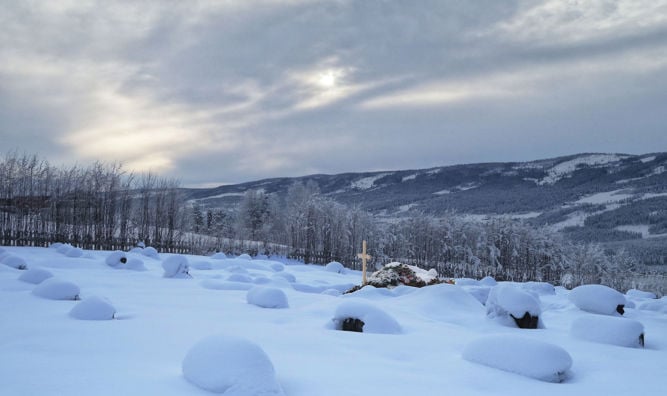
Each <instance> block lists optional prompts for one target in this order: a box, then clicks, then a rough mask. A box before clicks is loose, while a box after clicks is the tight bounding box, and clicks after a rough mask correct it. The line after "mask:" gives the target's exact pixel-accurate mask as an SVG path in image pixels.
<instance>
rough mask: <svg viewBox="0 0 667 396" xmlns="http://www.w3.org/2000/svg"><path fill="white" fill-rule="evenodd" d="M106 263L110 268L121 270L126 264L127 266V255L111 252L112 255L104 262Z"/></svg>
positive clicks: (117, 251) (118, 251)
mask: <svg viewBox="0 0 667 396" xmlns="http://www.w3.org/2000/svg"><path fill="white" fill-rule="evenodd" d="M104 262H105V263H107V265H108V266H109V267H112V268H120V267H122V266H124V265H125V264H127V255H126V254H125V252H121V251H120V250H116V251H114V252H111V254H109V255H108V256H107V258H106V259H105V260H104Z"/></svg>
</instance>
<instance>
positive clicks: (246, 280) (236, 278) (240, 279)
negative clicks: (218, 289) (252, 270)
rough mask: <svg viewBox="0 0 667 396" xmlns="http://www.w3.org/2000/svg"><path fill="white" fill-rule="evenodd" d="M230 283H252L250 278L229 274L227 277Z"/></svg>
mask: <svg viewBox="0 0 667 396" xmlns="http://www.w3.org/2000/svg"><path fill="white" fill-rule="evenodd" d="M227 280H228V281H230V282H243V283H252V278H251V277H249V276H248V275H243V274H231V275H229V276H228V277H227Z"/></svg>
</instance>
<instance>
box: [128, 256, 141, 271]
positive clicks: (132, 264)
mask: <svg viewBox="0 0 667 396" xmlns="http://www.w3.org/2000/svg"><path fill="white" fill-rule="evenodd" d="M122 268H125V269H126V270H132V271H146V266H145V265H144V262H143V261H141V260H139V259H138V258H130V259H129V260H127V264H125V265H124V266H123V267H122Z"/></svg>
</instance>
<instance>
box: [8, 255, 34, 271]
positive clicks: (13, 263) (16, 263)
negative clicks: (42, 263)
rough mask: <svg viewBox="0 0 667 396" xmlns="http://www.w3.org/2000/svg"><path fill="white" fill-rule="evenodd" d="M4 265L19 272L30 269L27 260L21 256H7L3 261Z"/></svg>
mask: <svg viewBox="0 0 667 396" xmlns="http://www.w3.org/2000/svg"><path fill="white" fill-rule="evenodd" d="M2 263H3V264H4V265H6V266H9V267H12V268H16V269H19V270H25V269H28V264H26V262H25V260H24V259H23V258H22V257H19V256H12V255H8V256H5V258H3V259H2Z"/></svg>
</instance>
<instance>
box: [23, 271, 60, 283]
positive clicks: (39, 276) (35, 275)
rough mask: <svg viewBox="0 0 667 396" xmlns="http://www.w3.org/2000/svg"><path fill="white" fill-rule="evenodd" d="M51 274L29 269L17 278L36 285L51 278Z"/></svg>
mask: <svg viewBox="0 0 667 396" xmlns="http://www.w3.org/2000/svg"><path fill="white" fill-rule="evenodd" d="M52 277H53V274H52V273H51V272H49V271H47V270H45V269H42V268H30V269H28V270H27V271H25V272H24V273H22V274H21V276H19V280H20V281H23V282H26V283H32V284H33V285H38V284H40V283H42V282H44V281H45V280H47V279H49V278H52Z"/></svg>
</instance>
